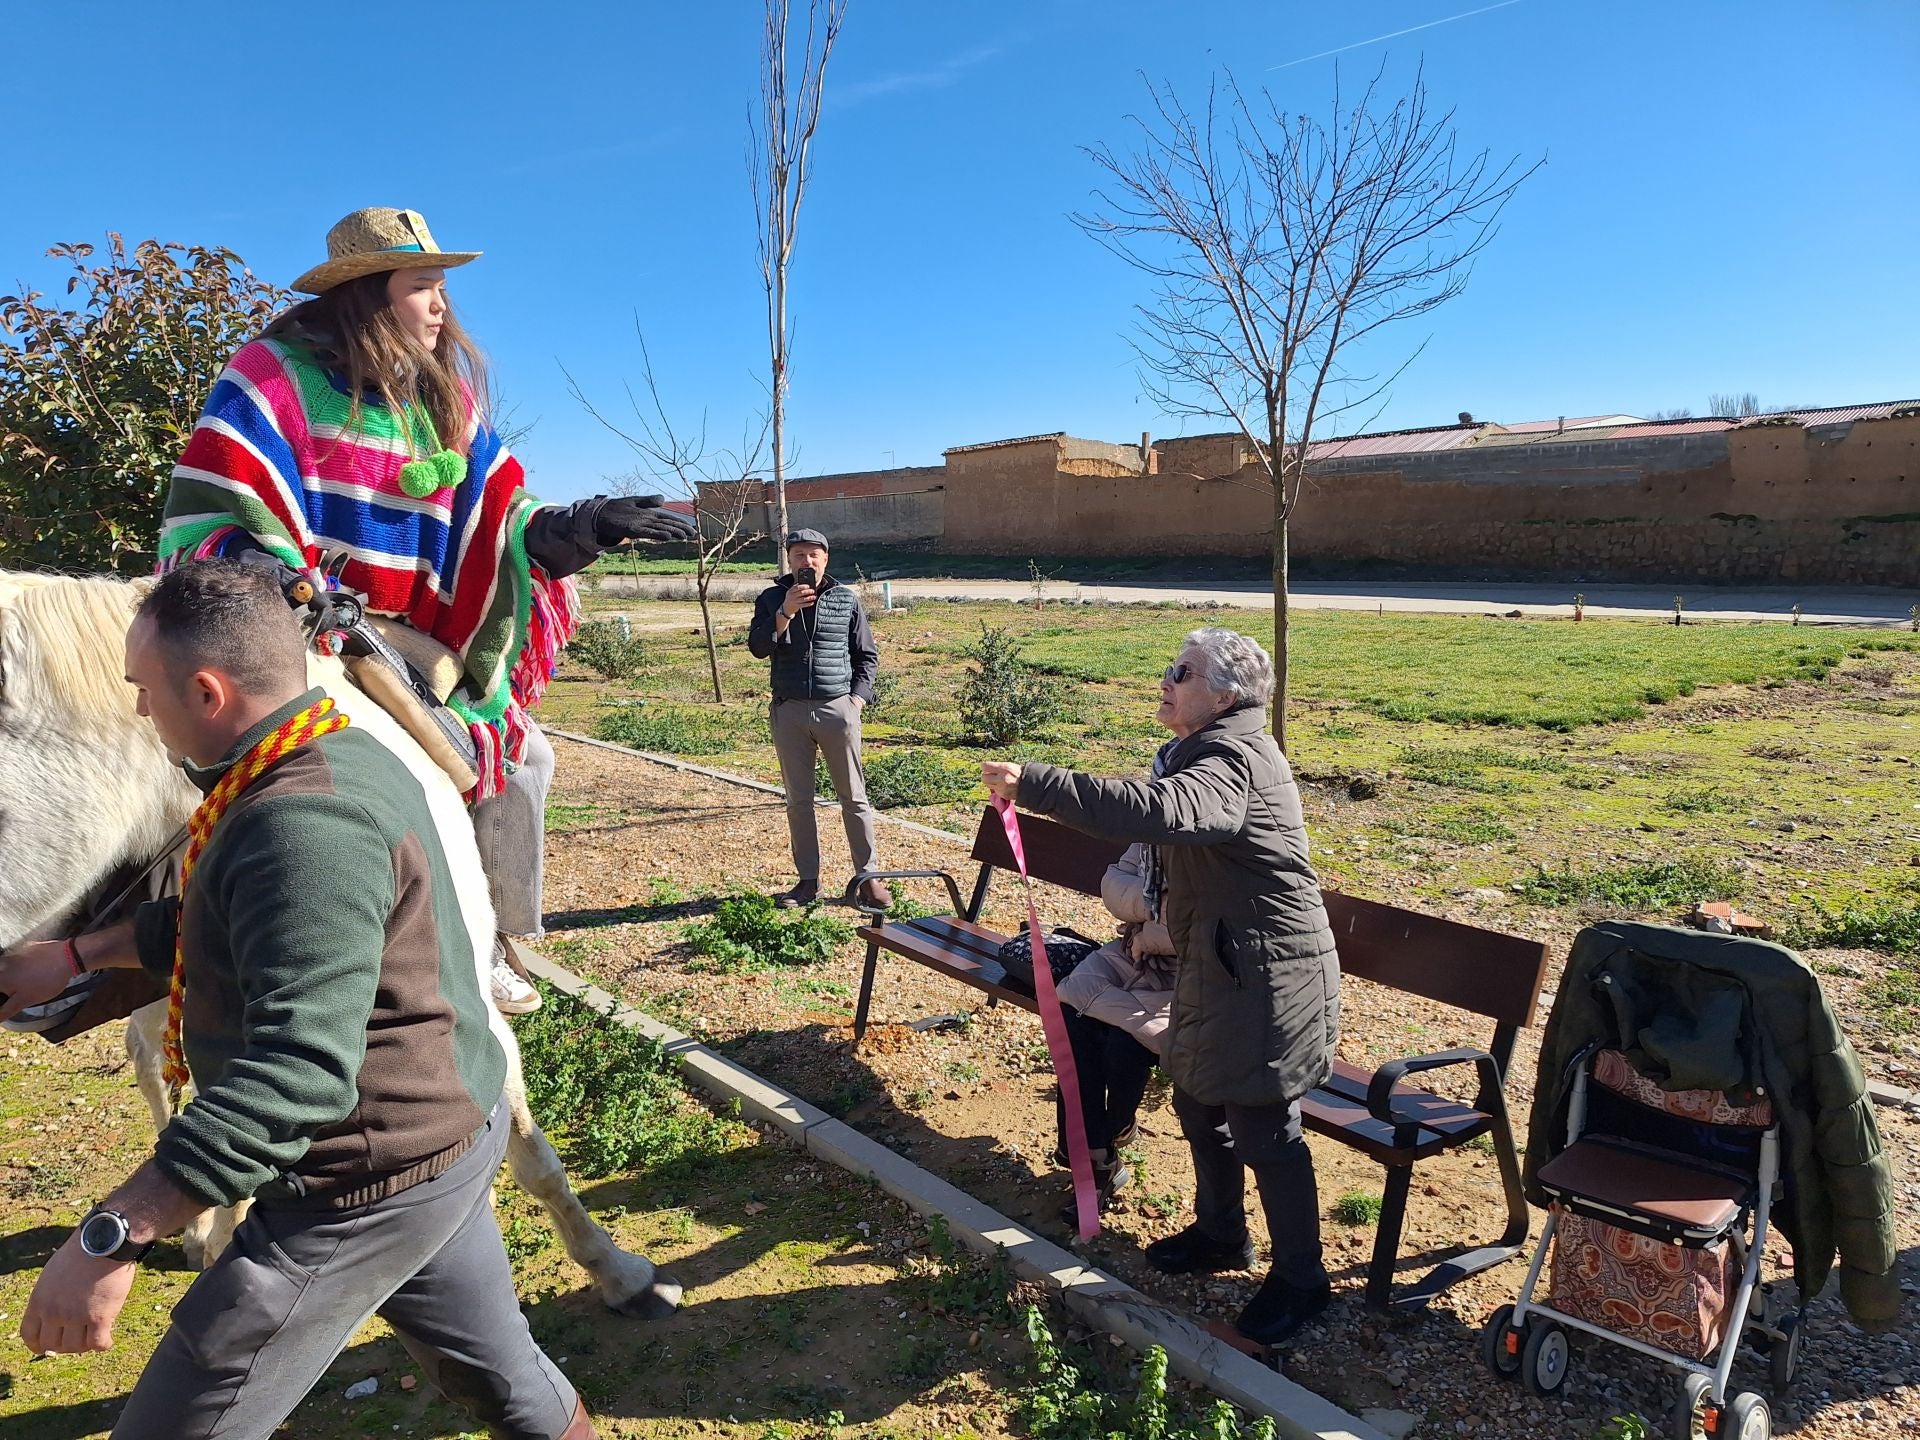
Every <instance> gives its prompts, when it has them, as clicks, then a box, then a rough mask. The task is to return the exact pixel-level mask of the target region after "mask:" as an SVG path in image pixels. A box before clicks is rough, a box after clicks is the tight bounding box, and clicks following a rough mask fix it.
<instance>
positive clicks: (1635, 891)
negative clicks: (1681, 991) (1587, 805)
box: [1515, 860, 1746, 911]
mask: <svg viewBox="0 0 1920 1440" xmlns="http://www.w3.org/2000/svg"><path fill="white" fill-rule="evenodd" d="M1745 883H1746V882H1745V880H1744V878H1743V877H1742V876H1741V874H1740V872H1739V871H1738V870H1736V869H1734V868H1733V867H1732V866H1731V865H1723V864H1721V863H1720V862H1719V861H1716V860H1655V861H1638V862H1634V863H1630V864H1626V865H1611V866H1602V867H1600V868H1597V869H1593V870H1575V869H1574V868H1573V867H1572V866H1571V865H1563V866H1562V867H1561V868H1560V869H1558V870H1549V869H1547V867H1546V866H1544V865H1542V866H1539V867H1538V868H1537V869H1536V870H1535V872H1534V873H1533V874H1532V875H1530V876H1529V877H1527V878H1526V879H1525V880H1522V881H1521V882H1520V883H1519V885H1518V886H1516V887H1515V889H1516V890H1517V891H1518V892H1519V894H1520V897H1521V898H1522V899H1524V900H1530V901H1532V902H1533V903H1534V904H1535V905H1608V906H1613V907H1615V908H1617V909H1622V910H1636V911H1647V910H1666V909H1670V908H1672V907H1674V906H1676V905H1691V904H1693V903H1694V902H1695V901H1697V900H1712V899H1716V898H1725V897H1726V896H1729V895H1737V894H1739V893H1740V891H1741V889H1742V888H1743V886H1744V885H1745Z"/></svg>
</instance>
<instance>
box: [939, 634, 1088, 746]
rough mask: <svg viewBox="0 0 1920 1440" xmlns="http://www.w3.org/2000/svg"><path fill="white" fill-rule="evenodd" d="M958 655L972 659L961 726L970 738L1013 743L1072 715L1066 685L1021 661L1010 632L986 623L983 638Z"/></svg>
mask: <svg viewBox="0 0 1920 1440" xmlns="http://www.w3.org/2000/svg"><path fill="white" fill-rule="evenodd" d="M960 653H961V654H962V655H963V656H965V657H966V658H967V659H969V660H971V661H973V669H971V670H969V671H968V672H967V676H966V679H965V680H964V681H963V682H962V683H961V686H960V723H961V725H963V726H964V727H965V728H966V730H967V732H968V733H969V734H972V735H978V736H981V737H982V738H984V739H985V740H986V741H987V742H988V743H989V744H993V745H1010V744H1012V743H1013V742H1014V741H1016V740H1023V739H1026V738H1027V737H1028V736H1030V735H1036V734H1038V733H1040V732H1041V731H1043V730H1045V729H1047V728H1048V727H1049V726H1052V725H1057V724H1059V723H1060V722H1061V721H1063V720H1065V719H1067V718H1068V716H1069V714H1070V713H1071V711H1070V707H1069V705H1068V703H1067V695H1066V688H1065V686H1064V685H1063V684H1062V683H1061V681H1060V680H1059V679H1057V678H1056V677H1054V676H1050V675H1042V674H1041V673H1040V672H1039V671H1037V670H1036V669H1034V667H1033V666H1032V665H1030V664H1028V663H1027V661H1026V660H1024V659H1023V658H1022V657H1021V650H1020V642H1019V641H1018V640H1017V639H1015V638H1014V634H1013V632H1012V631H1011V630H1008V629H1005V628H1002V627H998V626H993V625H988V624H986V623H984V622H983V623H982V624H981V626H980V638H979V639H978V640H977V641H975V642H973V643H972V644H970V645H968V646H966V647H965V648H964V649H962V650H961V652H960Z"/></svg>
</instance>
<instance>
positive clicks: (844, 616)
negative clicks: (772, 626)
mask: <svg viewBox="0 0 1920 1440" xmlns="http://www.w3.org/2000/svg"><path fill="white" fill-rule="evenodd" d="M859 603H860V597H859V596H857V595H855V594H854V593H853V591H852V590H849V589H848V588H847V587H846V586H845V585H842V584H841V583H840V582H839V581H838V580H835V579H834V578H833V577H832V576H831V575H829V576H828V577H827V579H826V582H825V587H824V588H823V589H822V590H821V591H820V596H819V598H818V599H817V600H815V601H814V603H813V605H812V606H811V607H810V608H808V609H805V610H802V611H801V612H800V613H799V614H798V615H796V616H794V617H793V623H792V624H790V625H789V626H787V643H786V644H784V645H778V646H775V647H774V651H773V698H774V699H776V700H838V699H839V698H840V697H841V696H842V695H847V694H850V693H852V690H853V646H852V641H853V612H854V609H855V607H856V606H858V605H859Z"/></svg>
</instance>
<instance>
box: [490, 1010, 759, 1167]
mask: <svg viewBox="0 0 1920 1440" xmlns="http://www.w3.org/2000/svg"><path fill="white" fill-rule="evenodd" d="M540 998H541V1001H542V1002H543V1003H542V1004H541V1006H540V1008H539V1009H538V1010H536V1011H534V1012H533V1014H531V1015H528V1016H526V1017H525V1018H524V1019H521V1020H518V1021H516V1022H515V1023H514V1033H515V1035H516V1036H517V1037H518V1039H519V1041H520V1057H521V1062H522V1068H523V1069H524V1070H525V1072H526V1077H527V1103H528V1104H529V1105H531V1106H532V1107H533V1113H534V1115H535V1116H536V1117H538V1118H539V1121H540V1123H541V1125H542V1126H543V1127H544V1128H545V1129H546V1131H547V1134H548V1135H549V1137H550V1138H552V1139H553V1142H554V1144H555V1146H556V1147H557V1148H558V1149H559V1151H560V1154H561V1155H562V1156H563V1157H564V1158H565V1160H566V1162H567V1169H569V1170H570V1171H572V1172H573V1173H574V1174H576V1175H580V1176H582V1177H584V1178H586V1179H590V1180H592V1179H599V1178H600V1177H602V1176H605V1175H611V1174H613V1173H614V1172H615V1171H617V1170H633V1169H638V1168H642V1167H644V1168H647V1169H649V1170H658V1169H660V1168H662V1167H674V1168H678V1167H683V1166H692V1165H697V1164H698V1163H699V1162H700V1161H701V1160H703V1159H705V1158H707V1157H710V1156H712V1155H716V1154H718V1153H720V1152H722V1151H724V1150H728V1149H731V1148H732V1145H733V1139H732V1134H731V1131H730V1128H729V1127H728V1125H727V1123H726V1122H725V1121H724V1120H721V1119H720V1118H719V1117H718V1116H716V1115H714V1114H712V1113H711V1112H710V1111H708V1110H706V1109H703V1108H702V1107H701V1106H700V1105H698V1104H696V1103H695V1102H694V1101H693V1100H692V1099H691V1098H690V1097H689V1096H688V1095H687V1092H686V1091H685V1089H684V1088H682V1086H681V1084H680V1075H679V1071H678V1070H677V1069H676V1068H675V1066H674V1063H673V1061H672V1059H671V1058H670V1057H669V1056H668V1055H667V1053H666V1050H665V1048H664V1047H663V1046H662V1045H661V1043H660V1042H659V1041H658V1040H649V1039H645V1038H643V1037H642V1036H639V1035H636V1034H634V1033H633V1032H632V1031H630V1030H627V1029H625V1028H624V1027H621V1026H617V1025H614V1024H613V1023H612V1022H611V1021H609V1020H607V1019H605V1018H604V1017H603V1016H601V1015H599V1014H597V1013H596V1012H594V1011H593V1010H592V1009H590V1008H588V1007H587V1006H586V1005H583V1004H581V1003H580V1001H578V1000H576V999H575V998H574V997H573V996H571V995H568V994H565V993H563V992H562V991H559V990H556V989H554V988H553V987H552V986H550V985H547V984H545V983H544V982H542V983H541V984H540Z"/></svg>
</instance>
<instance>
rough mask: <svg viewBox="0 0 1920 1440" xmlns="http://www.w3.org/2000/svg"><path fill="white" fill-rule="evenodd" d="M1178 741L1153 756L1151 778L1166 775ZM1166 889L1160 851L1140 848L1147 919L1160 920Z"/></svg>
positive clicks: (1160, 749)
mask: <svg viewBox="0 0 1920 1440" xmlns="http://www.w3.org/2000/svg"><path fill="white" fill-rule="evenodd" d="M1179 743H1180V742H1179V741H1178V740H1169V741H1168V742H1167V743H1166V744H1164V745H1162V746H1161V747H1160V748H1159V749H1158V750H1156V751H1155V752H1154V755H1153V778H1154V779H1156V780H1161V779H1164V778H1165V777H1166V773H1167V755H1168V753H1169V752H1170V751H1171V750H1172V749H1173V747H1174V746H1175V745H1178V744H1179ZM1165 887H1166V875H1165V873H1164V872H1163V871H1162V870H1161V868H1160V851H1159V848H1158V847H1157V846H1153V845H1142V846H1141V847H1140V898H1141V899H1143V900H1145V901H1146V902H1147V915H1148V918H1150V919H1153V920H1158V919H1159V918H1160V901H1161V892H1162V890H1164V889H1165Z"/></svg>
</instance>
